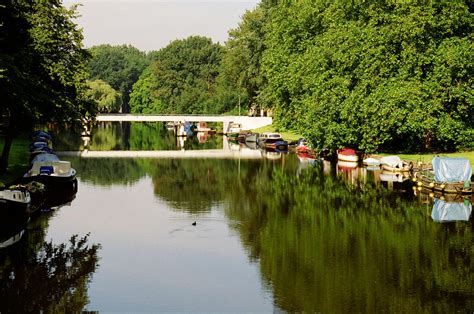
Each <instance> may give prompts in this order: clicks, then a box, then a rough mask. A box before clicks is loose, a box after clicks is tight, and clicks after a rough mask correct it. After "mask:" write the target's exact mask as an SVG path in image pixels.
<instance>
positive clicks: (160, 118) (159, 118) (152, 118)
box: [96, 113, 272, 131]
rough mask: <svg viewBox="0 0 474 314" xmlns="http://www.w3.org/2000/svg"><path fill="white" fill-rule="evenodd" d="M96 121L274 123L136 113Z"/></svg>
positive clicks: (254, 125)
mask: <svg viewBox="0 0 474 314" xmlns="http://www.w3.org/2000/svg"><path fill="white" fill-rule="evenodd" d="M96 121H132V122H181V123H184V122H221V123H224V127H223V130H224V131H225V130H227V128H228V126H229V124H230V123H232V122H236V123H240V124H241V125H242V129H244V130H252V129H257V128H260V127H262V126H266V125H270V124H272V118H271V117H247V116H218V115H215V116H213V115H134V114H123V113H121V114H99V115H97V117H96Z"/></svg>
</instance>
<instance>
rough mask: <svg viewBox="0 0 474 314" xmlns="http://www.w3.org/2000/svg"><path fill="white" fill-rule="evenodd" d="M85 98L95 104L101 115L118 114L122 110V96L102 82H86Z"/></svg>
mask: <svg viewBox="0 0 474 314" xmlns="http://www.w3.org/2000/svg"><path fill="white" fill-rule="evenodd" d="M87 86H88V87H89V89H88V90H87V92H86V96H87V97H90V98H91V99H93V100H94V101H96V102H97V106H98V111H99V112H101V113H111V112H119V111H120V110H121V109H122V95H121V94H120V93H119V92H117V91H116V90H115V89H113V88H112V86H110V85H109V84H107V83H106V82H104V81H102V80H95V81H88V82H87Z"/></svg>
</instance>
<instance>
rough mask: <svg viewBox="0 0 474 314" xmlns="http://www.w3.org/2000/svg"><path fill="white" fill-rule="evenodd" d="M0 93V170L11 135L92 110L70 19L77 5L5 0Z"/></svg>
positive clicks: (78, 39) (83, 58) (77, 34)
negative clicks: (2, 137) (0, 142)
mask: <svg viewBox="0 0 474 314" xmlns="http://www.w3.org/2000/svg"><path fill="white" fill-rule="evenodd" d="M0 16H1V21H2V27H1V28H0V32H1V33H0V47H1V49H0V69H2V76H1V77H0V82H1V84H0V98H1V99H2V105H3V106H2V113H5V114H7V116H8V117H9V123H8V130H7V137H6V141H5V143H6V144H5V146H4V150H3V152H2V160H1V165H0V172H4V171H5V170H6V167H7V160H8V153H9V150H10V147H11V140H12V138H13V136H14V135H15V134H16V133H17V132H18V131H19V130H20V129H28V128H30V127H31V126H32V125H33V124H34V123H38V122H43V121H75V119H76V118H79V117H85V116H88V115H91V114H94V113H95V111H94V107H93V106H92V103H91V102H89V101H88V100H87V99H85V98H84V97H83V95H84V90H85V77H86V71H85V62H86V60H87V58H88V53H87V51H86V50H84V49H83V48H82V33H81V30H79V29H78V27H77V25H76V24H74V23H73V22H72V19H73V18H75V17H76V7H74V6H73V7H72V8H71V9H66V8H65V7H63V6H62V5H61V2H60V1H53V2H47V1H40V0H36V1H8V2H6V3H5V4H4V5H2V6H0Z"/></svg>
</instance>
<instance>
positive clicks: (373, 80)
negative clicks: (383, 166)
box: [263, 0, 474, 151]
mask: <svg viewBox="0 0 474 314" xmlns="http://www.w3.org/2000/svg"><path fill="white" fill-rule="evenodd" d="M469 3H470V2H468V1H462V0H456V1H430V2H413V1H364V2H348V1H344V0H335V1H312V2H305V1H284V2H280V3H279V4H278V5H277V6H275V7H273V8H272V10H271V19H270V21H269V23H268V24H267V26H266V27H267V34H266V42H265V43H266V45H267V49H266V51H265V53H264V62H263V68H264V72H265V75H266V77H267V79H268V85H267V86H266V89H265V93H264V94H265V95H266V96H267V101H269V102H271V103H273V105H274V107H275V118H276V121H277V122H278V123H279V125H280V126H281V127H285V128H292V129H296V130H298V131H300V132H302V133H303V134H305V135H306V136H307V137H308V138H310V139H311V140H312V141H313V142H314V143H315V144H317V145H318V146H320V147H323V146H326V147H330V148H337V147H341V146H353V147H357V148H360V149H363V150H366V151H375V150H377V149H397V150H399V149H405V150H407V149H408V150H424V149H441V150H453V149H460V148H471V149H472V148H473V147H474V142H473V138H474V129H473V125H472V121H473V118H474V93H473V89H472V86H473V75H472V74H473V65H474V57H473V56H474V55H473V54H472V51H473V48H474V47H473V44H472V37H473V36H472V27H473V23H474V19H473V14H472V5H471V7H470V5H469Z"/></svg>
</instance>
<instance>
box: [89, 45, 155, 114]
mask: <svg viewBox="0 0 474 314" xmlns="http://www.w3.org/2000/svg"><path fill="white" fill-rule="evenodd" d="M89 51H90V53H91V54H92V59H91V60H90V61H89V64H88V68H89V73H90V75H91V78H92V79H100V80H103V81H105V82H107V83H109V84H110V86H112V87H113V88H114V89H115V90H117V91H119V92H120V93H121V95H122V103H123V107H122V112H129V111H130V107H129V101H130V93H131V91H132V86H133V84H135V82H136V81H137V80H138V78H139V76H140V75H141V74H142V72H143V70H144V69H145V68H146V67H147V66H148V65H149V64H150V58H149V57H147V55H146V54H145V53H144V52H142V51H140V50H138V49H137V48H135V47H133V46H131V45H122V46H110V45H100V46H94V47H91V48H90V49H89Z"/></svg>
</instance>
